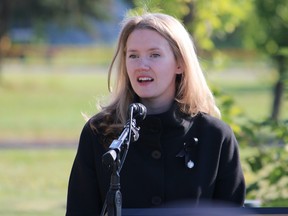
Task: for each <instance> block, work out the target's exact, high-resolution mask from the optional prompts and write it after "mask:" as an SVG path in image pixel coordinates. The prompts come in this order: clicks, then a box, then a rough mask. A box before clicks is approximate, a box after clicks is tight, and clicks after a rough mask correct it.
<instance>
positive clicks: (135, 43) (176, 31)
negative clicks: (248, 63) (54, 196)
mask: <svg viewBox="0 0 288 216" xmlns="http://www.w3.org/2000/svg"><path fill="white" fill-rule="evenodd" d="M112 72H116V77H115V78H116V79H115V86H114V89H113V91H112V99H111V102H110V103H109V104H108V105H107V106H105V107H103V108H102V110H101V111H100V112H99V113H98V114H96V115H95V116H93V117H92V118H91V119H90V120H89V121H88V122H87V123H86V125H85V126H84V128H83V131H82V133H81V137H80V141H79V147H78V151H77V155H76V158H75V161H74V164H73V167H72V171H71V175H70V180H69V188H68V200H67V213H66V215H67V216H69V215H97V214H100V213H101V210H102V208H103V205H104V202H105V198H106V194H107V191H108V190H109V185H110V176H111V172H110V171H108V170H107V168H106V167H104V166H103V165H102V156H103V154H105V152H107V151H108V148H109V146H110V144H111V142H112V141H113V140H114V139H117V137H118V136H119V135H120V134H121V131H122V130H123V127H124V125H125V124H126V122H127V119H128V116H127V110H128V108H129V105H130V104H131V103H142V104H143V105H145V107H146V108H147V116H146V118H145V119H144V120H143V121H139V122H138V126H140V131H139V135H140V137H139V139H138V140H137V141H136V142H133V143H131V145H130V147H129V152H128V154H127V157H126V160H125V163H124V165H123V167H122V169H121V193H122V202H123V203H122V207H123V208H150V207H160V206H163V205H169V204H172V203H175V202H177V203H179V202H185V203H186V204H188V203H189V205H190V206H195V204H196V205H198V204H201V203H202V202H203V203H204V202H211V203H212V202H214V201H215V202H217V203H219V202H220V203H225V204H233V205H235V206H239V207H240V206H242V205H243V203H244V198H245V182H244V177H243V173H242V169H241V165H240V160H239V153H238V144H237V141H236V139H235V136H234V134H233V132H232V130H231V129H230V127H229V126H228V125H226V124H225V123H224V122H223V121H221V120H220V112H219V110H218V108H217V107H216V105H215V102H214V98H213V95H212V93H211V91H210V89H209V87H208V86H207V83H206V81H205V78H204V76H203V73H202V71H201V68H200V65H199V62H198V59H197V56H196V54H195V50H194V47H193V42H192V40H191V38H190V36H189V34H188V32H187V31H186V29H185V28H184V26H183V25H182V24H181V23H180V22H179V21H178V20H177V19H175V18H173V17H171V16H169V15H166V14H160V13H147V14H144V15H141V16H134V17H130V18H126V19H125V20H124V22H123V27H122V31H121V33H120V37H119V40H118V46H117V49H116V53H115V56H114V58H113V60H112V63H111V66H110V70H109V84H108V85H109V88H110V83H111V81H110V80H111V76H112V75H111V74H112Z"/></svg>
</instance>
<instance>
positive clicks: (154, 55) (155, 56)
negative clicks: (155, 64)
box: [150, 53, 160, 58]
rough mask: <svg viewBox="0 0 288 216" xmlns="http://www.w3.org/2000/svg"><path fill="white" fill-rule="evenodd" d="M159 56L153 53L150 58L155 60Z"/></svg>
mask: <svg viewBox="0 0 288 216" xmlns="http://www.w3.org/2000/svg"><path fill="white" fill-rule="evenodd" d="M159 56H160V54H158V53H153V54H151V56H150V57H152V58H157V57H159Z"/></svg>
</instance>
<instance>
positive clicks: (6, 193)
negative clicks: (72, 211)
mask: <svg viewBox="0 0 288 216" xmlns="http://www.w3.org/2000/svg"><path fill="white" fill-rule="evenodd" d="M74 156H75V150H74V149H55V150H47V149H46V150H32V149H17V150H15V149H10V150H7V149H6V150H1V151H0V170H1V172H0V215H5V216H14V215H21V216H24V215H27V216H28V215H29V216H34V215H35V216H38V215H41V216H42V215H43V216H44V215H47V216H53V215H55V216H58V215H64V213H65V205H66V194H67V185H68V178H69V174H70V170H71V166H72V163H73V159H74Z"/></svg>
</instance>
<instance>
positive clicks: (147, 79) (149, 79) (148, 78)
mask: <svg viewBox="0 0 288 216" xmlns="http://www.w3.org/2000/svg"><path fill="white" fill-rule="evenodd" d="M138 81H140V82H147V81H153V79H152V78H150V77H139V78H138Z"/></svg>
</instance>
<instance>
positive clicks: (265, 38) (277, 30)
mask: <svg viewBox="0 0 288 216" xmlns="http://www.w3.org/2000/svg"><path fill="white" fill-rule="evenodd" d="M245 25H246V28H245V29H244V33H245V34H244V37H245V36H246V44H247V45H248V46H250V47H253V48H256V49H257V50H259V51H260V52H262V53H264V54H266V55H267V56H268V57H269V58H270V59H272V61H273V62H274V63H275V65H276V68H277V72H278V79H277V81H276V83H275V86H274V101H273V104H272V112H271V119H272V120H275V121H277V120H278V118H279V114H280V107H281V101H282V100H283V95H284V93H285V87H287V84H288V83H287V81H288V40H287V33H288V0H277V1H273V0H254V8H253V10H251V13H250V16H249V19H248V22H247V23H245Z"/></svg>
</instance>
